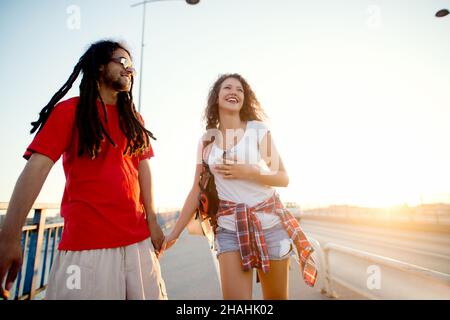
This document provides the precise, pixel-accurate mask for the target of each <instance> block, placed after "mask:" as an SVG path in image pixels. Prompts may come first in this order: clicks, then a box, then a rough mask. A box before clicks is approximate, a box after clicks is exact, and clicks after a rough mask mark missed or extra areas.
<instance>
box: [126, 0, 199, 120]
mask: <svg viewBox="0 0 450 320" xmlns="http://www.w3.org/2000/svg"><path fill="white" fill-rule="evenodd" d="M161 1H181V0H145V1H141V2H138V3H135V4H132V5H131V7H137V6H141V5H142V6H143V9H142V37H141V65H140V67H139V102H138V103H139V104H138V111H139V112H140V111H141V93H142V68H143V65H144V46H145V43H144V39H145V38H144V35H145V9H146V4H147V3H151V2H161ZM185 1H186V3H187V4H190V5H196V4H197V3H199V2H200V0H185Z"/></svg>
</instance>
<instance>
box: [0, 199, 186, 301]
mask: <svg viewBox="0 0 450 320" xmlns="http://www.w3.org/2000/svg"><path fill="white" fill-rule="evenodd" d="M59 208H60V205H59V204H56V203H36V204H34V205H33V207H32V210H34V216H33V220H32V222H31V224H29V225H26V226H24V227H23V228H22V238H21V241H22V257H23V264H22V268H21V270H20V271H19V273H18V275H17V279H16V281H15V282H14V284H13V286H12V289H11V292H10V299H14V300H31V299H34V298H35V297H36V296H38V295H39V294H40V293H41V292H44V291H45V289H46V288H47V281H48V276H49V274H50V270H51V267H52V265H53V261H54V259H55V256H56V251H57V249H58V244H59V242H60V240H61V234H62V230H63V228H64V223H63V222H60V223H46V218H47V214H46V213H47V210H59ZM7 209H8V203H7V202H0V210H3V211H4V210H7ZM178 215H179V211H170V212H164V213H158V215H157V219H158V223H159V224H160V225H161V228H162V230H163V231H165V230H167V229H168V228H170V227H171V225H172V224H173V222H174V221H175V220H176V218H177V217H178Z"/></svg>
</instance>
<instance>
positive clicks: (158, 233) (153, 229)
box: [148, 219, 164, 258]
mask: <svg viewBox="0 0 450 320" xmlns="http://www.w3.org/2000/svg"><path fill="white" fill-rule="evenodd" d="M148 227H149V229H150V235H151V239H152V244H153V247H154V248H155V253H156V257H157V258H159V256H160V254H161V253H162V251H161V247H162V244H163V242H164V233H163V232H162V230H161V227H160V226H159V224H158V222H157V221H156V219H155V220H151V221H148Z"/></svg>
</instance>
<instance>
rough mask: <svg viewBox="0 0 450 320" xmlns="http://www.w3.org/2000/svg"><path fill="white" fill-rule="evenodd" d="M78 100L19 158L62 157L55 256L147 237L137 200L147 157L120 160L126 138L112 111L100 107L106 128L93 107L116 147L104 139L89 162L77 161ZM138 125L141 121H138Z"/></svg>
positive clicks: (65, 105) (60, 109)
mask: <svg viewBox="0 0 450 320" xmlns="http://www.w3.org/2000/svg"><path fill="white" fill-rule="evenodd" d="M78 100H79V98H78V97H75V98H71V99H68V100H65V101H62V102H60V103H59V104H57V105H56V107H55V109H54V110H53V111H52V113H51V114H50V117H49V118H48V120H47V122H46V123H45V125H44V127H43V128H42V130H41V131H40V132H39V133H38V134H37V135H36V136H35V138H34V140H33V141H32V143H31V144H30V145H29V146H28V148H27V151H26V152H25V154H24V158H25V159H29V157H30V156H31V154H32V153H33V152H37V153H40V154H43V155H45V156H47V157H49V158H50V159H52V160H53V161H54V162H56V161H57V160H58V159H59V158H60V156H61V155H62V156H63V167H64V174H65V176H66V185H65V188H64V194H63V198H62V201H61V216H63V217H64V231H63V234H62V239H61V242H60V244H59V250H73V251H77V250H90V249H101V248H115V247H121V246H126V245H130V244H133V243H136V242H140V241H142V240H144V239H146V238H148V237H149V236H150V230H149V228H148V226H147V222H146V218H145V213H144V209H143V204H142V202H141V198H140V187H139V180H138V165H139V161H140V160H142V159H149V158H150V157H152V156H153V149H152V147H151V146H150V147H149V148H148V150H147V151H146V152H145V153H144V154H143V155H141V156H139V157H137V156H134V157H130V156H128V155H127V156H124V155H123V151H124V149H125V146H126V137H125V135H124V134H123V132H122V130H121V129H120V126H119V116H118V111H117V108H116V106H115V105H106V110H107V115H108V122H105V119H104V112H103V108H102V107H101V104H100V103H98V110H99V116H100V119H101V121H102V123H103V126H104V128H105V130H106V131H107V132H108V134H109V135H110V137H111V138H112V140H113V141H114V142H115V143H116V145H117V146H116V147H114V146H113V145H111V144H110V143H109V141H108V140H107V139H106V138H105V139H104V141H103V142H102V144H101V151H100V152H99V154H98V155H97V157H96V158H95V159H94V160H92V159H90V158H89V156H87V155H86V154H84V155H83V156H81V157H78V155H77V153H78V129H77V127H76V123H75V114H76V108H77V104H78ZM141 119H142V118H141Z"/></svg>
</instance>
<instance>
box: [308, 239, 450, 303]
mask: <svg viewBox="0 0 450 320" xmlns="http://www.w3.org/2000/svg"><path fill="white" fill-rule="evenodd" d="M308 239H309V240H310V242H311V244H312V245H313V247H314V249H315V253H314V254H315V256H316V258H317V259H318V262H319V279H318V280H319V289H320V290H321V293H322V294H325V295H326V296H328V297H331V298H338V294H337V293H336V291H335V290H334V288H333V282H334V283H338V284H340V285H341V286H343V287H345V288H347V289H350V290H351V291H353V292H356V293H358V294H359V295H361V296H364V297H366V298H368V299H450V275H448V274H445V273H441V272H438V271H434V270H430V269H427V268H423V267H420V266H416V265H413V264H409V263H405V262H402V261H398V260H395V259H391V258H388V257H384V256H379V255H375V254H372V253H368V252H364V251H360V250H356V249H353V248H349V247H345V246H342V245H338V244H335V243H328V244H326V245H325V246H324V247H323V248H322V247H321V246H320V244H319V242H318V241H317V240H315V239H314V238H312V237H309V238H308ZM331 252H338V253H341V254H344V255H347V256H350V257H352V258H356V259H359V260H361V261H363V262H366V263H367V262H368V263H374V264H376V265H381V266H384V267H385V268H386V269H385V271H387V272H389V271H393V270H394V271H397V272H399V275H397V276H396V275H394V276H391V277H389V279H388V280H394V281H395V278H396V279H397V280H398V278H399V277H402V276H403V277H404V279H406V278H408V279H409V280H410V281H405V282H404V283H403V285H404V286H408V285H409V286H410V290H408V289H405V288H404V287H403V288H400V289H398V290H397V291H398V292H397V293H391V294H390V295H389V294H386V293H387V290H385V291H379V293H381V294H378V295H377V294H374V291H371V290H370V289H367V288H366V289H364V286H360V287H359V288H358V287H357V286H355V285H353V284H352V283H351V281H350V280H349V279H343V278H342V277H338V276H336V275H333V273H336V272H335V270H336V267H337V266H331V264H330V253H331ZM341 267H342V266H341ZM356 273H357V272H355V277H357V276H358V275H357V274H356ZM359 276H360V278H361V273H360V275H359ZM393 278H394V279H393ZM386 282H389V281H386ZM386 282H385V283H386ZM364 284H366V282H364ZM412 289H417V291H416V292H412V291H413V290H412ZM424 290H428V291H426V292H424ZM433 290H434V291H433ZM391 291H395V290H391ZM383 294H384V295H383Z"/></svg>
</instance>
